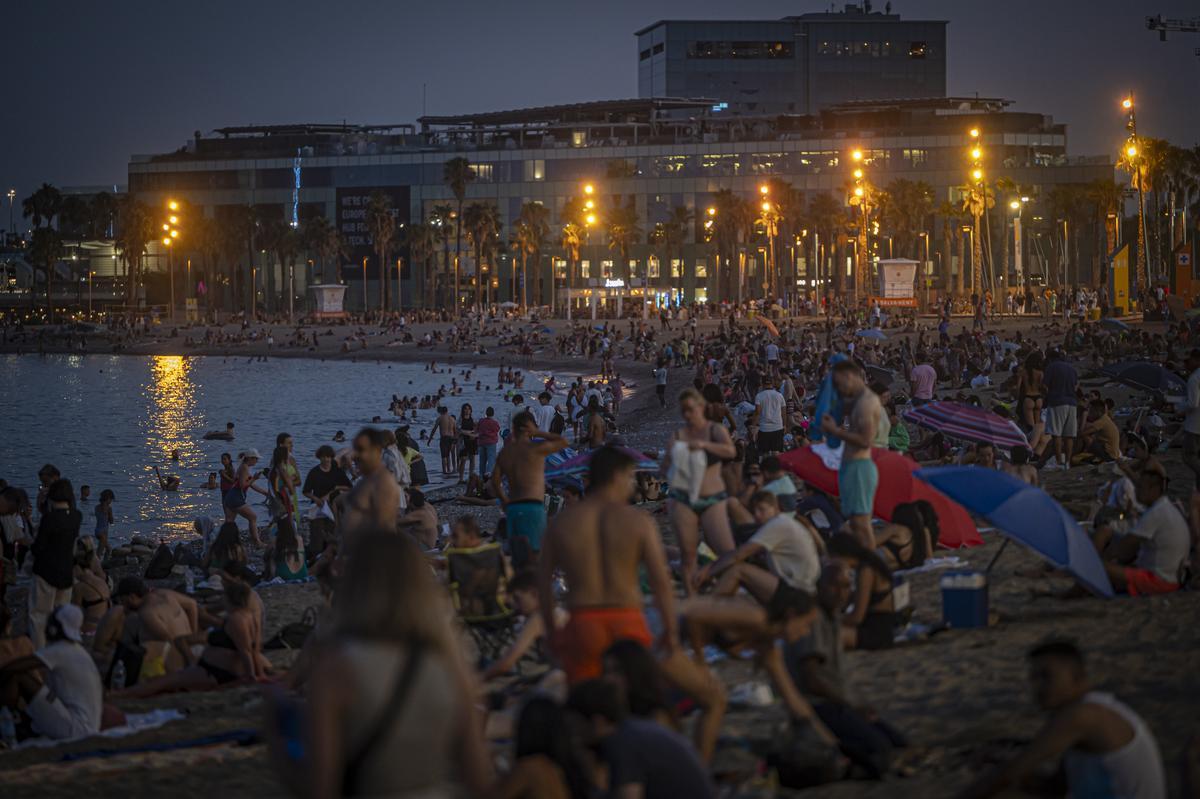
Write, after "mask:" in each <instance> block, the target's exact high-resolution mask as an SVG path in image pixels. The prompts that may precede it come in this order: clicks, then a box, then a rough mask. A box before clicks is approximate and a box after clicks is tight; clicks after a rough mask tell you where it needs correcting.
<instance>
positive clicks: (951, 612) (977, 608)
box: [941, 571, 988, 629]
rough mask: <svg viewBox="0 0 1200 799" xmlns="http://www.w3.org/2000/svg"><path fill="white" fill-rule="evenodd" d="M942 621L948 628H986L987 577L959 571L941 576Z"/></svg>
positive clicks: (980, 573)
mask: <svg viewBox="0 0 1200 799" xmlns="http://www.w3.org/2000/svg"><path fill="white" fill-rule="evenodd" d="M941 586H942V621H943V622H945V623H946V624H948V625H949V626H950V627H953V628H956V629H963V628H966V627H987V624H988V586H987V575H986V574H983V573H982V572H971V571H960V572H947V573H946V574H944V575H942V581H941Z"/></svg>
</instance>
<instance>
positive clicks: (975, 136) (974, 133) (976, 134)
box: [970, 128, 979, 139]
mask: <svg viewBox="0 0 1200 799" xmlns="http://www.w3.org/2000/svg"><path fill="white" fill-rule="evenodd" d="M970 133H971V138H972V139H978V138H979V128H971V131H970Z"/></svg>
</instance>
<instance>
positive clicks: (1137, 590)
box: [1125, 567, 1179, 596]
mask: <svg viewBox="0 0 1200 799" xmlns="http://www.w3.org/2000/svg"><path fill="white" fill-rule="evenodd" d="M1125 590H1126V591H1128V592H1129V595H1130V596H1152V595H1154V594H1170V593H1172V592H1173V591H1178V590H1179V583H1173V582H1170V581H1169V580H1164V579H1163V578H1161V577H1159V576H1158V575H1157V574H1155V573H1154V572H1152V571H1150V570H1149V569H1135V568H1132V567H1126V569H1125Z"/></svg>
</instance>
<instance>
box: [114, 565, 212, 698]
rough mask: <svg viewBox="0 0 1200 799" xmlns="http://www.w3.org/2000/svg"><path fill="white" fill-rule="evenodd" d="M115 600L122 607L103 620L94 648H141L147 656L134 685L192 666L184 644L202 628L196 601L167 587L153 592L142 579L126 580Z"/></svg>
mask: <svg viewBox="0 0 1200 799" xmlns="http://www.w3.org/2000/svg"><path fill="white" fill-rule="evenodd" d="M113 601H114V602H115V603H116V604H117V606H118V607H116V608H114V609H113V611H112V612H110V613H108V614H106V615H105V617H104V619H103V620H102V621H101V623H100V627H99V628H98V629H97V631H96V638H95V642H94V644H93V648H94V649H95V650H96V651H97V652H103V651H107V650H108V649H109V647H110V644H111V645H113V647H115V646H116V645H117V644H119V643H125V645H126V646H130V645H133V646H136V647H140V648H141V649H142V650H143V651H144V653H145V654H144V655H143V656H142V663H141V669H140V671H139V673H138V674H131V675H129V678H128V679H129V683H130V684H133V683H134V682H137V681H141V680H148V679H153V678H155V677H161V676H163V675H164V674H170V673H173V672H176V671H179V670H180V669H182V668H184V667H185V666H187V665H188V663H189V662H190V661H191V654H190V653H189V652H185V651H183V649H182V642H183V640H184V639H186V638H187V636H190V635H193V634H195V633H196V632H197V631H198V630H199V629H200V624H201V620H202V616H201V614H202V613H203V612H202V611H201V609H200V606H199V605H198V604H197V603H196V600H194V599H192V598H191V597H189V596H186V595H184V594H180V593H178V592H176V591H169V590H167V589H165V588H155V589H151V588H149V587H148V586H147V585H146V583H145V582H144V581H143V580H142V579H141V578H140V577H123V578H121V582H119V583H118V584H117V590H116V593H115V594H114V595H113ZM203 618H204V619H207V618H208V614H207V613H203Z"/></svg>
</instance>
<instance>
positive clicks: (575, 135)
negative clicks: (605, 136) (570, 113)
mask: <svg viewBox="0 0 1200 799" xmlns="http://www.w3.org/2000/svg"><path fill="white" fill-rule="evenodd" d="M586 145H587V131H583V130H573V131H571V146H572V147H584V146H586Z"/></svg>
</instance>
